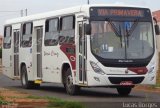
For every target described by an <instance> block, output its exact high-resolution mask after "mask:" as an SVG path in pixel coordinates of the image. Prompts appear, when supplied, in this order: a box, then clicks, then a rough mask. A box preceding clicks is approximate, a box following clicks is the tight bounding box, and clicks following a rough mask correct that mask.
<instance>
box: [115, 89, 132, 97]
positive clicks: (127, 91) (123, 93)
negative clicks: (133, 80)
mask: <svg viewBox="0 0 160 108" xmlns="http://www.w3.org/2000/svg"><path fill="white" fill-rule="evenodd" d="M131 90H132V87H118V88H117V91H118V94H119V95H121V96H128V95H129V94H130V92H131Z"/></svg>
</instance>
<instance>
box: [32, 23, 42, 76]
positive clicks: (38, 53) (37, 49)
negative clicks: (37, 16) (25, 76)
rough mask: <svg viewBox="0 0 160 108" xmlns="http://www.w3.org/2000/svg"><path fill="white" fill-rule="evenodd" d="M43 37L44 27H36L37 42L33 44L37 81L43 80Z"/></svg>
mask: <svg viewBox="0 0 160 108" xmlns="http://www.w3.org/2000/svg"><path fill="white" fill-rule="evenodd" d="M42 37H43V27H42V26H40V27H35V42H34V43H33V53H34V57H33V67H34V72H35V74H34V76H35V78H36V79H42Z"/></svg>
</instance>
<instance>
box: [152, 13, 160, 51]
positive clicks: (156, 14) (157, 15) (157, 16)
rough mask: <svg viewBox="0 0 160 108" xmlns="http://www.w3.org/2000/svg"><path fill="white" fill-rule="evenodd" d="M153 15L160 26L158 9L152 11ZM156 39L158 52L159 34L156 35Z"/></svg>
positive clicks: (159, 47) (159, 46) (159, 49)
mask: <svg viewBox="0 0 160 108" xmlns="http://www.w3.org/2000/svg"><path fill="white" fill-rule="evenodd" d="M153 16H154V17H155V18H156V19H157V21H158V25H159V26H160V10H157V11H154V12H153ZM156 39H157V47H158V51H159V52H160V35H159V36H157V38H156Z"/></svg>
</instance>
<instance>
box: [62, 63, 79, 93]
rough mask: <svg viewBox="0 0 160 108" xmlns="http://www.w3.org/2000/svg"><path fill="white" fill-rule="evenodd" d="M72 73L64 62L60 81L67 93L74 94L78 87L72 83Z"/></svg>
mask: <svg viewBox="0 0 160 108" xmlns="http://www.w3.org/2000/svg"><path fill="white" fill-rule="evenodd" d="M72 76H73V73H72V71H71V67H70V65H69V64H64V65H63V67H62V82H63V84H64V87H65V89H66V92H67V93H68V94H69V95H76V94H77V93H78V92H79V90H80V87H79V86H77V85H74V84H73V77H72Z"/></svg>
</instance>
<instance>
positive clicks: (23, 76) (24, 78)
mask: <svg viewBox="0 0 160 108" xmlns="http://www.w3.org/2000/svg"><path fill="white" fill-rule="evenodd" d="M21 84H22V87H23V88H25V89H31V88H38V87H40V84H35V83H34V81H29V80H28V75H27V68H26V66H25V65H24V66H22V68H21Z"/></svg>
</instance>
